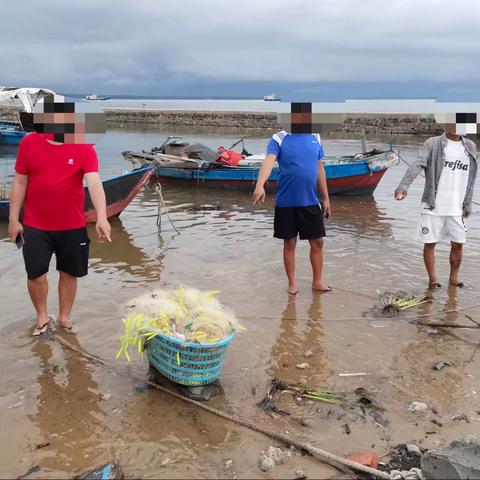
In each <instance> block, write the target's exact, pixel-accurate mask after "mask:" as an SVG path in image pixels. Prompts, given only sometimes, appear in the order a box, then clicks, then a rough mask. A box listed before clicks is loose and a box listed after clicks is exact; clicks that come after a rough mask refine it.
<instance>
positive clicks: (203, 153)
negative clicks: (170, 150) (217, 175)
mask: <svg viewBox="0 0 480 480" xmlns="http://www.w3.org/2000/svg"><path fill="white" fill-rule="evenodd" d="M184 152H185V153H186V154H187V156H188V158H193V159H195V160H202V161H203V162H209V163H215V162H216V161H217V157H218V152H216V151H215V150H212V149H211V148H210V147H207V146H206V145H203V144H201V143H192V144H191V145H188V147H185V150H184Z"/></svg>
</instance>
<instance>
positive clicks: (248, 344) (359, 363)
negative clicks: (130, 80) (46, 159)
mask: <svg viewBox="0 0 480 480" xmlns="http://www.w3.org/2000/svg"><path fill="white" fill-rule="evenodd" d="M176 133H178V132H177V131H172V130H168V131H167V130H150V131H141V130H137V131H135V130H110V131H109V132H108V133H107V135H105V136H104V138H102V139H100V140H99V143H98V145H97V151H98V152H99V156H100V159H101V169H102V173H103V174H104V175H112V174H118V173H120V172H121V171H123V170H126V169H129V168H130V165H128V164H126V162H125V161H124V160H123V159H122V157H121V155H120V152H121V151H123V150H127V149H132V150H135V149H148V148H150V147H152V146H154V145H157V144H159V143H161V142H160V139H161V137H162V136H165V135H168V134H176ZM236 138H238V137H236V136H235V135H234V134H233V133H231V132H228V133H226V132H222V131H219V130H215V131H211V130H206V131H205V130H204V131H201V132H199V133H197V134H191V133H189V134H185V139H186V140H187V141H192V140H199V141H202V142H204V143H206V144H207V145H211V146H218V145H229V144H231V143H233V142H234V141H235V140H236ZM369 140H370V146H371V147H377V148H380V147H384V148H385V147H386V145H387V142H388V139H387V138H382V137H373V138H370V139H369ZM422 141H423V139H422V138H420V137H402V139H401V140H399V143H398V145H397V146H398V148H399V149H400V154H401V155H402V157H404V158H405V159H406V160H407V161H411V160H412V159H413V158H414V157H415V154H416V151H417V149H418V146H419V144H420V142H422ZM265 145H266V138H262V137H255V138H252V139H249V141H248V143H247V147H248V150H250V151H252V152H254V153H260V152H262V151H263V150H264V148H265ZM324 145H325V151H326V154H327V155H331V154H338V153H342V154H349V153H354V152H357V151H358V150H359V148H360V147H359V141H358V140H356V139H353V140H352V139H351V138H350V139H349V138H334V137H327V138H325V139H324ZM13 162H14V154H12V152H3V153H1V152H0V171H1V173H2V176H8V175H9V173H11V171H12V168H13ZM405 168H406V167H405V165H404V164H400V165H399V166H397V167H394V168H392V169H390V170H389V171H388V172H387V173H386V175H385V176H384V178H383V179H382V181H381V182H380V184H379V186H378V188H377V190H376V192H375V194H374V195H373V196H367V197H352V198H342V197H332V211H333V212H332V213H333V216H332V218H331V219H330V220H329V222H328V224H327V235H328V237H327V240H326V278H327V280H328V283H329V284H331V285H332V286H333V287H334V289H335V292H333V293H328V294H318V293H314V292H312V291H311V289H310V270H309V269H310V266H309V262H308V256H307V248H306V245H304V244H302V243H301V244H300V245H299V250H298V256H297V269H298V279H299V294H298V295H297V297H296V298H295V299H291V298H288V295H287V294H286V282H285V278H284V272H283V265H282V258H281V242H280V241H278V240H274V239H273V238H272V221H273V205H274V199H273V197H272V196H270V197H268V198H267V202H266V203H265V205H264V206H262V207H261V208H259V207H254V206H252V205H251V202H250V195H249V194H247V193H240V192H239V193H235V192H222V191H213V190H202V189H196V188H194V187H193V188H186V187H177V186H175V185H170V184H169V185H168V186H165V187H164V190H163V193H164V198H165V202H166V205H167V206H168V209H169V212H170V217H171V219H172V221H173V222H174V224H175V227H176V228H177V229H178V230H179V231H180V234H177V233H176V231H175V230H174V228H173V227H172V225H171V223H170V222H169V221H168V219H167V218H166V217H165V216H164V217H163V218H162V230H161V232H158V229H157V226H156V219H157V197H156V195H155V193H154V192H153V191H150V190H144V191H142V192H141V193H140V195H139V196H138V197H137V198H136V199H135V200H134V202H133V203H132V204H131V205H130V206H129V208H128V209H127V210H126V211H125V212H124V213H123V214H122V215H121V216H120V218H118V219H115V220H113V221H112V239H113V242H112V244H106V243H104V242H101V241H99V240H98V239H96V238H95V235H94V231H93V230H90V232H89V233H90V237H91V239H92V244H91V259H90V273H89V276H88V277H87V278H85V279H83V280H82V281H81V282H80V284H79V286H80V288H79V293H78V297H77V302H76V307H75V310H74V316H73V320H74V322H75V323H76V326H77V330H78V333H77V334H75V335H69V334H64V333H58V335H61V336H63V338H65V340H66V341H68V342H70V343H72V344H73V345H74V346H76V348H78V349H84V350H86V351H88V352H91V353H92V354H95V355H98V356H100V357H101V358H103V359H105V360H106V361H108V362H113V361H114V357H115V354H116V352H117V350H118V347H119V337H120V334H121V321H120V320H121V319H120V315H119V305H120V304H121V303H123V302H126V301H128V300H129V299H130V298H132V297H134V296H136V295H139V294H142V293H144V292H146V291H148V289H152V288H162V287H164V288H172V287H176V286H177V285H179V284H185V285H189V286H192V287H196V288H201V289H208V290H210V289H218V290H221V292H222V293H221V294H220V296H219V298H220V300H221V301H222V303H224V304H225V305H227V306H229V307H231V308H232V309H233V310H234V311H235V312H236V314H237V316H238V317H239V318H240V319H241V320H242V322H243V323H244V324H245V326H246V327H247V331H246V332H244V333H241V334H238V335H237V337H236V339H235V341H234V342H233V343H232V345H231V346H230V347H229V351H228V354H227V357H226V362H225V366H224V370H223V373H222V376H221V379H220V384H221V387H222V389H223V392H224V393H223V395H220V396H218V397H215V398H213V399H212V400H210V402H209V403H210V404H211V405H212V406H215V407H217V408H220V409H223V410H227V411H230V412H235V413H238V414H240V415H242V416H245V417H248V418H250V419H253V420H254V421H256V422H257V423H259V424H261V425H265V426H268V427H271V428H274V429H276V430H282V431H284V432H285V431H288V432H290V433H291V434H292V435H295V436H298V437H300V438H302V439H305V440H309V441H311V442H312V443H314V444H315V445H316V446H318V447H320V448H324V449H327V450H329V451H331V452H333V453H336V454H339V455H347V454H349V453H351V452H354V451H375V452H377V453H378V455H379V456H380V457H382V456H383V455H385V454H387V453H388V452H389V451H391V449H392V448H393V447H394V446H395V445H397V444H399V443H414V444H416V445H418V446H419V447H421V448H432V447H435V446H438V445H442V444H444V443H448V442H449V441H451V440H453V439H454V438H456V437H459V436H462V435H466V434H474V433H476V432H478V420H480V412H479V409H480V403H479V399H478V395H479V392H480V377H479V373H478V372H479V371H480V368H479V367H480V356H479V354H478V344H479V342H480V331H479V330H478V329H457V328H448V329H447V328H441V329H432V328H431V327H423V326H419V325H414V324H412V323H409V322H408V320H407V319H406V318H405V317H407V316H409V317H410V316H412V315H413V316H415V315H427V314H432V315H431V316H429V317H420V319H425V318H427V319H428V321H429V322H439V323H449V324H452V325H455V324H468V323H469V320H468V319H467V318H466V316H465V315H469V316H471V317H472V318H473V319H475V320H477V321H480V315H479V314H478V312H479V306H480V290H479V288H480V281H479V277H478V267H477V265H478V261H479V259H480V257H479V253H478V252H479V251H480V248H479V247H480V237H479V233H480V220H479V218H480V217H479V216H478V215H476V214H474V215H473V216H472V217H471V218H470V219H468V220H467V223H468V227H469V234H468V235H469V239H468V242H467V244H466V249H465V258H464V263H463V266H462V280H463V281H464V282H465V283H466V284H467V286H466V287H465V288H463V289H456V288H442V289H439V290H437V291H435V292H433V293H432V292H426V278H425V274H424V270H423V264H422V258H421V246H420V245H419V244H418V242H417V241H416V240H415V229H416V222H417V218H418V214H419V205H420V195H421V191H422V184H421V181H420V179H419V180H417V182H415V184H414V185H413V186H412V188H411V190H410V191H409V196H408V198H407V199H406V200H405V201H404V202H401V203H400V202H395V201H394V200H393V190H394V188H395V187H396V185H397V183H398V181H399V179H400V178H401V176H402V174H403V172H404V170H405ZM474 200H475V201H476V202H479V201H480V196H479V195H478V193H477V194H476V195H475V197H474ZM477 208H478V206H477ZM6 237H7V225H6V224H5V223H1V224H0V238H1V239H2V242H1V244H0V272H1V279H2V288H1V290H0V305H1V310H0V311H1V314H0V359H1V362H2V365H4V368H3V371H2V376H1V380H0V385H1V388H0V409H1V411H2V414H1V418H2V422H1V423H2V427H3V428H2V429H1V431H0V477H2V478H4V477H7V478H11V477H18V476H21V475H24V474H25V473H26V472H27V471H29V469H31V468H32V467H35V466H38V468H37V469H35V471H33V472H32V473H31V474H30V475H29V476H28V478H71V477H73V476H75V475H78V474H80V473H82V472H84V471H86V470H89V469H92V468H95V467H97V466H98V465H101V464H104V463H107V462H109V461H113V460H116V461H118V462H119V463H120V464H121V465H122V467H123V469H124V471H125V474H126V476H127V478H139V477H141V478H172V477H177V478H295V472H296V471H297V470H298V469H302V470H303V471H304V472H305V474H306V475H307V476H308V477H309V478H342V475H343V474H341V473H339V472H338V471H337V470H335V469H333V468H331V467H329V466H326V465H323V464H321V463H320V462H319V461H318V460H316V459H314V458H312V457H309V456H305V455H301V454H299V453H298V454H295V455H294V456H293V457H292V459H291V460H290V461H289V462H288V463H286V464H285V465H281V466H278V467H275V468H274V469H273V470H272V471H271V472H270V473H263V472H262V471H261V470H260V469H259V466H258V459H259V455H260V451H261V450H266V449H267V448H268V447H269V446H270V445H277V444H276V443H275V442H273V441H272V440H270V439H268V438H267V437H264V436H262V435H260V434H257V433H253V432H251V431H249V430H247V429H244V428H242V427H239V426H236V425H233V424H230V423H227V422H225V421H224V420H221V419H219V418H217V417H214V416H212V415H211V414H209V413H207V412H203V411H200V410H198V409H196V408H195V407H192V406H190V405H188V404H184V403H181V402H179V401H178V400H175V399H172V398H170V397H168V396H166V395H165V394H163V393H161V392H159V391H156V390H153V389H145V388H142V386H141V385H139V384H141V381H139V380H138V379H137V378H134V377H133V376H132V375H129V373H133V374H135V377H145V376H146V375H147V372H148V367H147V364H146V360H145V361H141V360H135V361H134V362H133V364H131V365H129V366H127V365H126V364H124V363H120V364H119V365H120V366H122V367H123V369H124V370H123V371H124V373H119V372H112V371H109V370H108V369H106V368H105V367H104V366H102V365H99V364H95V363H92V362H90V361H88V360H86V359H85V358H83V357H81V356H79V355H78V354H76V353H75V352H73V351H71V350H69V349H68V348H65V347H64V346H62V345H61V344H60V343H58V342H56V341H55V340H52V339H50V340H49V339H48V338H42V339H33V338H31V337H30V335H29V333H30V327H31V325H32V323H33V320H34V318H33V315H32V308H31V306H30V303H29V301H28V298H27V293H26V287H25V276H24V271H23V263H22V261H21V255H20V254H19V252H17V251H16V249H15V247H14V246H13V245H12V244H10V243H9V242H8V241H7V238H6ZM53 268H54V266H53V264H52V266H51V275H50V289H51V295H50V306H51V313H53V314H56V313H57V311H56V308H57V307H56V298H57V297H56V294H55V290H56V275H55V272H54V270H53ZM438 270H439V274H440V278H441V281H442V283H443V284H446V282H447V279H448V246H447V244H445V243H443V244H442V245H441V246H439V249H438ZM377 290H380V291H382V292H385V291H388V292H398V291H405V292H408V293H410V294H415V295H424V294H428V295H431V296H432V297H433V301H432V302H431V303H428V304H424V305H421V306H420V307H418V308H417V309H416V310H413V311H411V312H408V314H407V313H403V314H402V315H400V316H399V317H396V318H393V319H381V318H375V317H374V316H373V314H372V308H373V307H374V306H375V305H377V304H378V297H377V293H376V291H377ZM446 311H447V312H448V313H444V312H446ZM472 325H473V324H472ZM308 351H311V355H307V356H305V352H308ZM440 361H441V362H444V363H447V364H448V366H447V367H445V368H443V369H441V370H434V369H433V368H432V367H433V365H435V364H436V363H438V362H440ZM302 363H308V367H306V368H305V369H299V368H297V365H299V364H302ZM358 373H362V374H365V375H361V376H340V375H339V374H358ZM274 377H277V378H279V379H281V380H283V381H287V382H292V383H293V382H295V383H298V382H301V383H304V384H306V385H308V386H309V387H315V388H323V389H328V390H333V391H339V392H353V391H354V390H355V389H357V388H359V387H362V388H364V389H366V390H367V391H368V392H369V393H371V394H372V395H373V396H374V397H375V399H376V401H377V402H378V403H379V404H380V405H381V406H382V407H383V409H384V410H383V411H382V413H381V415H380V416H376V415H374V416H372V415H369V414H368V413H367V414H364V413H363V412H361V411H360V410H358V409H345V408H343V407H341V406H336V405H328V404H324V403H319V402H315V403H312V402H308V401H306V400H301V401H297V400H296V399H295V398H294V397H293V396H289V395H283V396H282V397H281V398H280V400H279V401H278V406H279V408H281V409H283V410H285V411H287V412H289V413H290V415H288V416H280V415H272V416H269V415H267V414H266V413H265V412H264V411H263V410H261V409H260V408H259V407H258V406H257V404H258V402H259V401H260V400H261V399H262V398H263V397H264V396H265V394H266V392H267V390H268V388H269V385H270V382H271V379H272V378H274ZM412 402H423V403H425V404H426V405H427V407H428V408H427V410H426V411H423V412H411V411H409V405H410V404H411V403H412ZM462 414H463V415H464V417H458V416H459V415H462ZM456 416H457V419H455V420H454V419H453V418H454V417H456ZM467 420H470V421H467ZM343 477H345V475H343Z"/></svg>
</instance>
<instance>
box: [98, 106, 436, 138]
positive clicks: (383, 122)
mask: <svg viewBox="0 0 480 480" xmlns="http://www.w3.org/2000/svg"><path fill="white" fill-rule="evenodd" d="M105 115H106V116H107V123H108V124H109V125H112V126H113V125H115V126H118V125H123V126H128V125H132V126H133V125H135V126H137V127H139V126H157V125H158V126H159V125H167V126H192V127H222V128H224V127H227V128H228V127H231V128H237V129H238V128H242V129H245V130H250V129H252V130H262V129H264V130H266V131H271V130H278V129H279V128H280V126H279V125H278V122H277V114H276V113H274V112H228V111H206V110H205V111H198V110H146V109H145V110H142V109H138V110H135V109H105ZM363 130H365V133H384V134H390V133H393V134H397V135H398V134H400V135H402V134H408V135H412V134H413V135H415V134H417V135H436V134H438V133H441V131H442V130H441V128H440V127H439V126H438V125H437V124H436V123H435V120H434V118H433V116H431V115H430V116H419V115H411V114H402V115H382V116H378V115H374V114H357V115H351V116H349V117H347V118H346V119H345V121H344V123H343V125H339V126H338V131H339V132H352V133H360V132H362V131H363Z"/></svg>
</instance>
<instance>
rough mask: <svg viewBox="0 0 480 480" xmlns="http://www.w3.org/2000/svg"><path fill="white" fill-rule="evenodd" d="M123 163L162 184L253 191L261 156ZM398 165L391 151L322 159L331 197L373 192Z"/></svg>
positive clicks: (150, 155)
mask: <svg viewBox="0 0 480 480" xmlns="http://www.w3.org/2000/svg"><path fill="white" fill-rule="evenodd" d="M123 156H124V158H125V160H128V161H130V162H132V163H134V164H140V165H152V166H154V167H155V174H154V175H155V176H156V177H158V178H159V179H160V181H162V182H167V181H176V182H182V183H185V184H192V185H195V186H201V187H212V188H221V189H226V190H248V191H252V189H253V188H254V186H255V182H256V181H257V178H258V173H259V170H260V166H261V162H262V160H263V157H264V156H263V155H251V156H247V157H245V158H244V160H242V161H240V164H239V165H238V166H235V167H231V166H224V165H218V164H215V163H211V162H204V161H201V160H194V159H188V158H183V157H178V156H175V155H167V154H163V153H156V152H123ZM398 163H399V158H398V154H397V153H396V152H394V151H393V150H388V151H379V150H372V151H370V152H366V153H363V154H357V155H352V156H341V157H325V158H324V160H323V164H324V167H325V172H326V174H327V186H328V191H329V193H330V194H332V195H362V194H371V193H373V192H374V190H375V188H376V187H377V185H378V183H379V182H380V180H381V179H382V177H383V175H384V174H385V172H386V171H387V169H388V168H390V167H392V166H394V165H397V164H398ZM278 174H279V169H278V167H275V168H274V169H273V171H272V174H271V176H270V178H269V181H268V183H267V189H268V190H269V191H273V190H274V189H275V187H276V183H277V180H278Z"/></svg>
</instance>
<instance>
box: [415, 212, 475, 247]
mask: <svg viewBox="0 0 480 480" xmlns="http://www.w3.org/2000/svg"><path fill="white" fill-rule="evenodd" d="M417 238H418V239H419V240H421V241H422V242H423V243H437V242H438V241H439V240H442V239H445V240H448V241H449V242H455V243H465V240H466V238H467V226H466V225H465V224H464V223H463V218H462V217H461V216H459V217H453V216H441V215H429V214H426V213H422V214H420V221H419V222H418V227H417Z"/></svg>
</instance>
